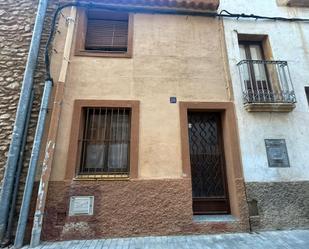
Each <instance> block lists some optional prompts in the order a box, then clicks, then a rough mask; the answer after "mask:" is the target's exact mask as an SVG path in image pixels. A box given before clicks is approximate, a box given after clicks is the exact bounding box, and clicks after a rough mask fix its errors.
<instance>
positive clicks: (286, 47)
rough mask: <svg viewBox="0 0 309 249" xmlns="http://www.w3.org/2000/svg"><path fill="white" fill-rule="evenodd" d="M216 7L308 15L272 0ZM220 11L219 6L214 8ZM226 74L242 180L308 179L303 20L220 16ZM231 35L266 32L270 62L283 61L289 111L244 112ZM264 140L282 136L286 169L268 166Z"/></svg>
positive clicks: (238, 0) (307, 48) (308, 46)
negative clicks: (291, 94) (290, 89)
mask: <svg viewBox="0 0 309 249" xmlns="http://www.w3.org/2000/svg"><path fill="white" fill-rule="evenodd" d="M220 9H221V10H222V9H226V10H228V11H229V12H232V13H246V14H257V15H264V16H265V15H267V16H283V17H303V18H309V8H289V7H282V6H278V5H277V2H276V0H250V1H248V0H233V1H231V0H221V4H220ZM219 11H220V10H219ZM224 27H225V37H226V38H225V39H226V43H227V51H228V59H229V65H230V73H231V77H232V83H233V91H234V96H235V105H236V112H237V118H238V127H239V135H240V144H241V153H242V162H243V170H244V175H245V181H246V182H253V181H255V182H271V181H301V180H309V107H308V103H307V99H306V95H305V91H304V86H309V23H289V22H281V21H276V22H274V21H255V20H247V19H240V20H238V21H237V20H235V19H224ZM237 33H242V34H266V35H268V37H269V41H270V45H271V48H272V52H273V57H274V59H275V60H285V61H288V64H289V68H290V72H291V77H292V82H293V84H294V88H295V92H296V98H297V103H296V108H295V109H294V110H293V111H292V112H290V113H270V112H266V113H248V112H247V111H246V110H245V109H244V107H243V102H242V92H241V81H240V77H239V73H238V68H237V66H236V64H237V62H239V61H240V54H239V47H238V39H237ZM264 139H286V144H287V149H288V154H289V159H290V166H291V167H290V168H269V167H268V162H267V156H266V149H265V143H264Z"/></svg>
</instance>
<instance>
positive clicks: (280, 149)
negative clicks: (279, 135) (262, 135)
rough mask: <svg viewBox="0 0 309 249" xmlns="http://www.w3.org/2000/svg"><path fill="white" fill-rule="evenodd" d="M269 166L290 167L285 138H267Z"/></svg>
mask: <svg viewBox="0 0 309 249" xmlns="http://www.w3.org/2000/svg"><path fill="white" fill-rule="evenodd" d="M265 146H266V153H267V159H268V166H269V167H276V168H279V167H290V162H289V157H288V151H287V148H286V143H285V139H265Z"/></svg>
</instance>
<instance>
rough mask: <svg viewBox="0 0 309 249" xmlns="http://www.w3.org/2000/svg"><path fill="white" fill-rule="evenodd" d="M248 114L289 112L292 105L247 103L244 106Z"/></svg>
mask: <svg viewBox="0 0 309 249" xmlns="http://www.w3.org/2000/svg"><path fill="white" fill-rule="evenodd" d="M244 107H245V109H246V111H248V112H291V111H293V109H294V108H295V104H294V103H247V104H245V105H244Z"/></svg>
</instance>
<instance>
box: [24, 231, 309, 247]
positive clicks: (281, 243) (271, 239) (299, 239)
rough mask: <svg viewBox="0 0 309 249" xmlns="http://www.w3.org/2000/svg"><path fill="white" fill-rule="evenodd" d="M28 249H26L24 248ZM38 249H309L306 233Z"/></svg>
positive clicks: (127, 241)
mask: <svg viewBox="0 0 309 249" xmlns="http://www.w3.org/2000/svg"><path fill="white" fill-rule="evenodd" d="M23 248H24V249H28V248H29V247H27V246H26V247H23ZM36 248H37V249H39V248H40V249H86V248H87V249H202V248H203V249H309V230H289V231H272V232H260V233H251V234H249V233H237V234H220V235H187V236H161V237H134V238H116V239H101V240H75V241H63V242H43V243H42V245H40V246H39V247H36Z"/></svg>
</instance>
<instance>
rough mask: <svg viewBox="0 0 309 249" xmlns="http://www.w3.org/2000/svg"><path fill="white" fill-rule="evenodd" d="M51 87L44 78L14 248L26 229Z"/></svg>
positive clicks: (49, 81)
mask: <svg viewBox="0 0 309 249" xmlns="http://www.w3.org/2000/svg"><path fill="white" fill-rule="evenodd" d="M52 87H53V83H52V81H51V80H46V81H45V86H44V92H43V97H42V103H41V108H40V114H39V118H38V123H37V127H36V132H35V136H34V142H33V147H32V152H31V158H30V162H29V169H28V174H27V179H26V184H25V190H24V195H23V200H22V205H21V208H20V213H19V219H18V225H17V230H16V236H15V242H14V248H21V247H22V246H23V241H24V235H25V230H26V226H27V220H28V215H29V208H30V202H31V197H32V189H33V184H34V180H35V174H36V165H37V162H38V159H39V155H40V147H41V141H42V137H43V135H44V126H45V120H46V116H47V111H48V102H49V97H50V95H51V92H52Z"/></svg>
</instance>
